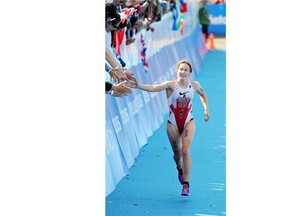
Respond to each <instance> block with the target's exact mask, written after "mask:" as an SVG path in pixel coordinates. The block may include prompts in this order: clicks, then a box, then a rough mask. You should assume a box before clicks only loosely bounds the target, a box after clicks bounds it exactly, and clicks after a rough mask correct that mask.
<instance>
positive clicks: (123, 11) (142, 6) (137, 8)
mask: <svg viewBox="0 0 288 216" xmlns="http://www.w3.org/2000/svg"><path fill="white" fill-rule="evenodd" d="M175 3H176V0H106V3H105V31H106V32H105V33H106V34H105V59H106V62H105V71H106V72H107V80H108V79H109V80H110V81H106V82H105V90H106V93H109V94H111V95H113V96H116V97H122V96H126V95H128V94H129V93H131V92H132V91H131V90H129V86H128V85H127V83H129V81H130V80H135V78H134V75H133V73H128V72H127V71H126V69H125V66H126V63H125V61H124V60H123V59H122V58H121V55H120V47H119V44H118V43H117V40H116V38H119V36H120V37H121V36H122V38H123V41H125V45H126V46H129V45H130V44H131V43H134V42H135V40H136V39H135V35H136V34H137V33H138V32H139V31H141V30H142V29H146V30H147V31H151V32H152V33H153V32H154V30H155V29H154V27H153V26H152V24H153V23H154V22H159V21H161V17H162V16H163V15H164V14H165V13H167V12H169V11H171V10H172V8H173V4H175ZM115 82H116V83H117V84H115ZM120 87H121V88H120ZM117 88H118V89H119V91H118V92H117ZM120 90H121V92H120Z"/></svg>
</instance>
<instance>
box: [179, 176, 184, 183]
mask: <svg viewBox="0 0 288 216" xmlns="http://www.w3.org/2000/svg"><path fill="white" fill-rule="evenodd" d="M178 180H179V182H180V184H183V182H184V175H180V174H178Z"/></svg>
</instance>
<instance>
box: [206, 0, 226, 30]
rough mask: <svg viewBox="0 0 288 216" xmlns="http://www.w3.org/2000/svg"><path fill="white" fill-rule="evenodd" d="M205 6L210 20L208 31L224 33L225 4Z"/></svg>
mask: <svg viewBox="0 0 288 216" xmlns="http://www.w3.org/2000/svg"><path fill="white" fill-rule="evenodd" d="M206 7H207V9H208V11H209V14H210V20H211V23H210V25H209V27H208V33H209V34H210V33H212V34H214V35H226V4H207V5H206Z"/></svg>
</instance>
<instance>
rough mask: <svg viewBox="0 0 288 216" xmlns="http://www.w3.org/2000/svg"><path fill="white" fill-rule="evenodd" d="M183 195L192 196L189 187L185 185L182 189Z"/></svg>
mask: <svg viewBox="0 0 288 216" xmlns="http://www.w3.org/2000/svg"><path fill="white" fill-rule="evenodd" d="M181 195H182V196H190V193H189V187H188V185H186V184H183V188H182V193H181Z"/></svg>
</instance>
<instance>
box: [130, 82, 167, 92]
mask: <svg viewBox="0 0 288 216" xmlns="http://www.w3.org/2000/svg"><path fill="white" fill-rule="evenodd" d="M170 84H171V81H165V82H162V83H160V84H155V85H144V84H140V83H138V82H133V84H132V85H131V87H132V88H138V89H141V90H144V91H148V92H158V91H162V90H165V89H167V88H170Z"/></svg>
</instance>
